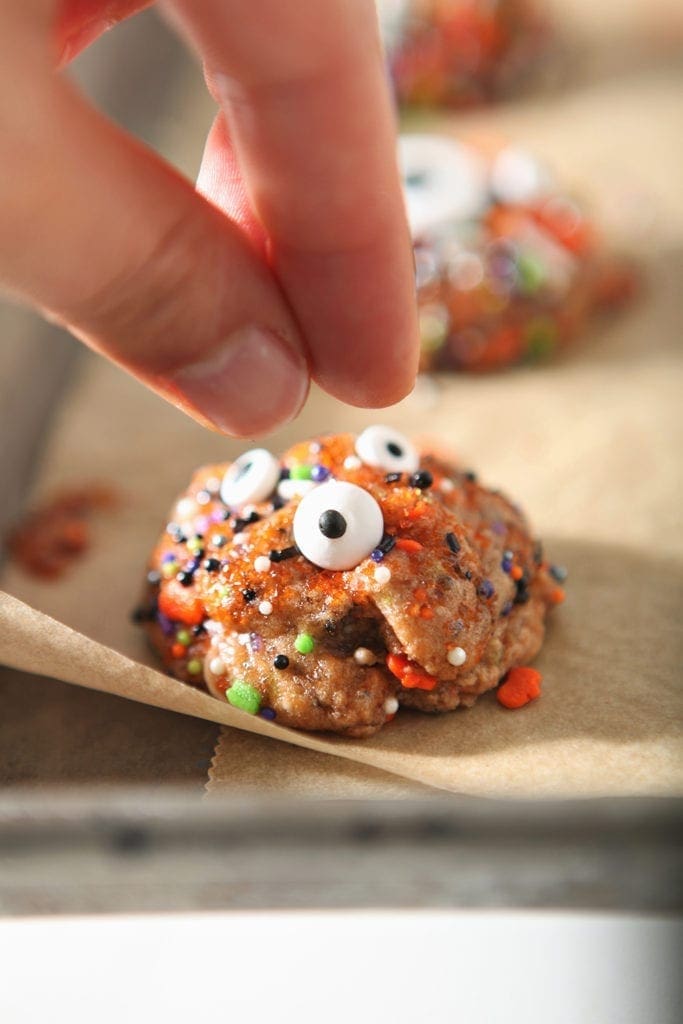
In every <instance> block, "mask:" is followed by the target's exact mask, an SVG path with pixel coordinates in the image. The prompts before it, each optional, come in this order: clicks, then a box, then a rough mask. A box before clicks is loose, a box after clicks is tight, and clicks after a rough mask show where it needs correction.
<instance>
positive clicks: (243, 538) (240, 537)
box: [232, 533, 249, 544]
mask: <svg viewBox="0 0 683 1024" xmlns="http://www.w3.org/2000/svg"><path fill="white" fill-rule="evenodd" d="M248 540H249V538H248V537H247V535H246V533H236V534H235V536H234V537H233V538H232V542H233V544H246V543H247V541H248Z"/></svg>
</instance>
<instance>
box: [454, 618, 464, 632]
mask: <svg viewBox="0 0 683 1024" xmlns="http://www.w3.org/2000/svg"><path fill="white" fill-rule="evenodd" d="M464 628H465V623H464V622H463V621H462V619H456V620H455V622H451V630H452V631H453V633H456V634H457V633H462V631H463V629H464Z"/></svg>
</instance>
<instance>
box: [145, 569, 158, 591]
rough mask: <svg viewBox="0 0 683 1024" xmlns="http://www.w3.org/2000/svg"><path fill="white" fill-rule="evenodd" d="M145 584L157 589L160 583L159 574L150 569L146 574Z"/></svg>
mask: <svg viewBox="0 0 683 1024" xmlns="http://www.w3.org/2000/svg"><path fill="white" fill-rule="evenodd" d="M147 582H148V583H149V584H150V586H152V587H157V586H158V585H159V584H160V583H161V573H160V572H157V571H156V569H150V571H149V572H148V573H147Z"/></svg>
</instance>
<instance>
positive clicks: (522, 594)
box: [515, 570, 531, 604]
mask: <svg viewBox="0 0 683 1024" xmlns="http://www.w3.org/2000/svg"><path fill="white" fill-rule="evenodd" d="M515 589H516V594H515V604H526V603H527V601H528V600H529V598H530V597H531V594H530V593H529V575H528V573H527V571H526V570H524V573H523V575H522V576H521V578H520V579H518V580H517V581H516V583H515Z"/></svg>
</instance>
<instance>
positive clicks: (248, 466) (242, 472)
mask: <svg viewBox="0 0 683 1024" xmlns="http://www.w3.org/2000/svg"><path fill="white" fill-rule="evenodd" d="M253 465H254V463H253V462H251V461H249V462H245V463H244V465H243V466H240V468H239V469H238V470H237V474H236V476H235V479H234V480H233V483H234V484H236V483H237V481H238V480H241V479H242V478H243V477H245V476H246V475H247V473H250V472H251V467H252V466H253Z"/></svg>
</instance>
